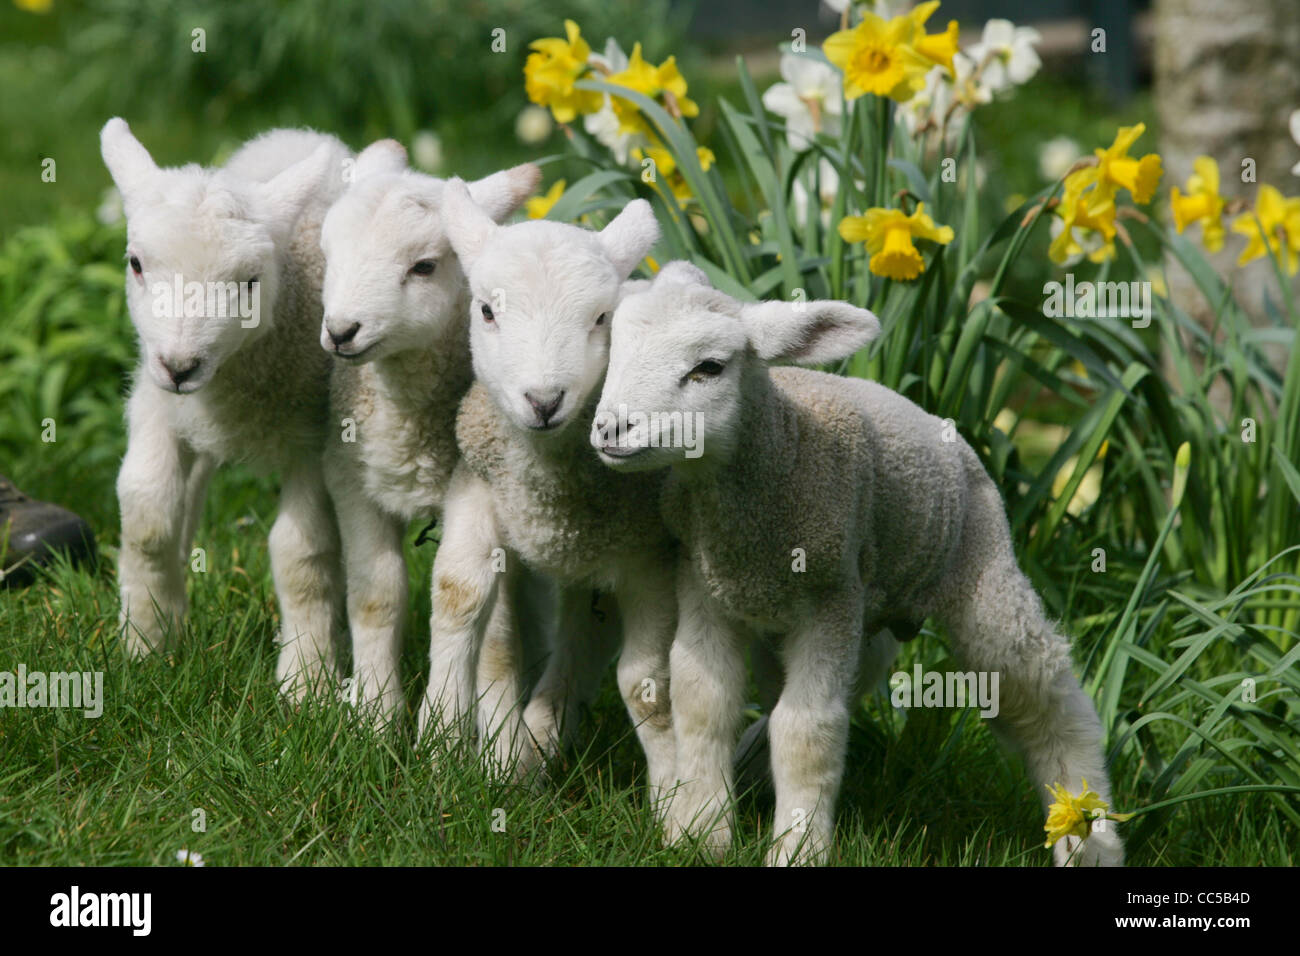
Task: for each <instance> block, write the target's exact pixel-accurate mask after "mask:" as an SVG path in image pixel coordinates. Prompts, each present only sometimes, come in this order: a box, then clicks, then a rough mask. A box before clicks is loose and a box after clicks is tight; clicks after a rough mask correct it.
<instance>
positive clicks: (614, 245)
mask: <svg viewBox="0 0 1300 956" xmlns="http://www.w3.org/2000/svg"><path fill="white" fill-rule="evenodd" d="M599 236H600V244H601V245H602V246H603V247H604V248H605V255H607V256H609V258H610V261H611V262H613V263H614V269H615V271H617V272H618V278H619V281H620V282H621V281H623V280H624V279H626V278H627V277H628V276H630V275H631V274H632V270H633V269H635V268H636V267H637V266H638V265H639V264H640V262H641V260H642V259H644V258H645V257H646V256H647V255H648V254H649V252H650V247H651V246H653V245H654V244H655V243H656V242H658V241H659V223H658V222H657V221H656V220H655V214H654V210H653V209H651V208H650V204H649V203H648V202H646V201H645V200H644V199H633V200H632V201H631V202H630V203H628V204H627V205H626V206H624V207H623V211H622V212H621V213H619V214H618V215H617V216H615V217H614V220H613V222H611V223H610V224H609V225H608V226H606V227H605V228H604V229H602V230H601V231H600V233H599Z"/></svg>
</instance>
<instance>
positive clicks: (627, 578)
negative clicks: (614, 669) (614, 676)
mask: <svg viewBox="0 0 1300 956" xmlns="http://www.w3.org/2000/svg"><path fill="white" fill-rule="evenodd" d="M675 571H676V568H675V564H674V562H672V561H653V562H645V563H642V564H639V565H638V566H636V567H634V568H631V569H628V571H627V572H626V574H625V575H624V576H623V578H622V579H621V580H620V581H619V584H618V592H617V593H618V597H619V607H620V609H621V611H622V614H623V652H622V653H621V654H620V655H619V658H618V689H619V691H620V692H621V693H622V695H623V702H624V703H625V704H626V705H627V712H628V715H629V716H630V717H631V718H632V725H633V726H634V727H635V728H636V733H637V737H639V738H640V740H641V747H642V749H644V750H645V756H646V777H647V780H648V782H649V785H650V805H651V807H652V808H654V810H655V812H656V813H657V814H660V815H662V814H663V812H664V810H665V799H666V798H667V797H668V795H669V794H670V793H671V792H672V788H673V786H674V784H675V783H676V771H677V745H676V742H675V740H674V739H673V722H672V696H671V687H672V683H671V680H670V664H669V654H670V651H671V649H672V643H673V636H674V633H675V632H676V629H677V584H676V573H675Z"/></svg>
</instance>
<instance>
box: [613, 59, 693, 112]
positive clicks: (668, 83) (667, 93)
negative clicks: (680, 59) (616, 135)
mask: <svg viewBox="0 0 1300 956" xmlns="http://www.w3.org/2000/svg"><path fill="white" fill-rule="evenodd" d="M609 82H610V83H616V84H618V85H619V86H626V87H627V88H628V89H629V90H636V92H638V93H641V94H644V95H645V96H648V97H650V99H656V98H661V99H663V101H664V103H665V105H666V106H668V111H669V112H670V113H673V112H676V114H678V115H680V116H687V117H691V116H698V115H699V113H700V107H699V104H697V103H696V102H695V101H694V100H692V99H690V98H689V97H688V96H687V95H686V92H687V87H686V78H685V77H684V76H682V73H681V70H679V69H678V68H677V57H675V56H670V57H669V58H668V59H666V60H664V61H663V62H662V63H660V64H659V65H658V66H655V65H654V64H652V63H647V62H646V61H645V58H644V57H643V56H642V55H641V44H640V43H638V44H636V45H635V46H633V47H632V55H631V56H630V57H628V61H627V69H626V70H623V71H621V72H619V73H615V74H613V75H612V76H610V77H609ZM611 100H612V105H613V107H614V113H615V114H616V115H617V116H618V123H619V126H618V128H619V132H620V133H647V132H649V130H648V127H647V126H646V123H645V120H643V119H642V118H641V114H640V112H639V111H638V110H637V108H636V105H635V104H633V103H631V102H629V101H628V100H625V99H622V98H620V97H617V96H615V97H611Z"/></svg>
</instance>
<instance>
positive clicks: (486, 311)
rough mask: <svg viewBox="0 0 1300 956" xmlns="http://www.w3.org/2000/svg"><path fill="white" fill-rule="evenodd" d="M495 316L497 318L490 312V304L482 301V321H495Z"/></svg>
mask: <svg viewBox="0 0 1300 956" xmlns="http://www.w3.org/2000/svg"><path fill="white" fill-rule="evenodd" d="M496 318H497V317H496V316H495V315H493V314H492V306H490V305H488V304H487V303H486V302H484V303H483V321H484V322H495V321H496Z"/></svg>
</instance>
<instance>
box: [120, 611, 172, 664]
mask: <svg viewBox="0 0 1300 956" xmlns="http://www.w3.org/2000/svg"><path fill="white" fill-rule="evenodd" d="M118 626H119V627H120V628H122V641H123V643H124V645H125V647H126V653H127V656H128V657H129V658H130V659H131V660H133V661H138V660H143V659H144V658H146V657H148V656H149V655H150V654H154V653H162V652H164V651H166V650H167V637H166V635H165V634H163V632H162V631H160V630H157V629H150V630H151V631H152V633H145V631H144V629H143V628H141V627H139V626H138V625H136V624H134V623H132V622H131V621H130V620H128V619H127V618H122V620H121V621H120V623H119V625H118Z"/></svg>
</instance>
